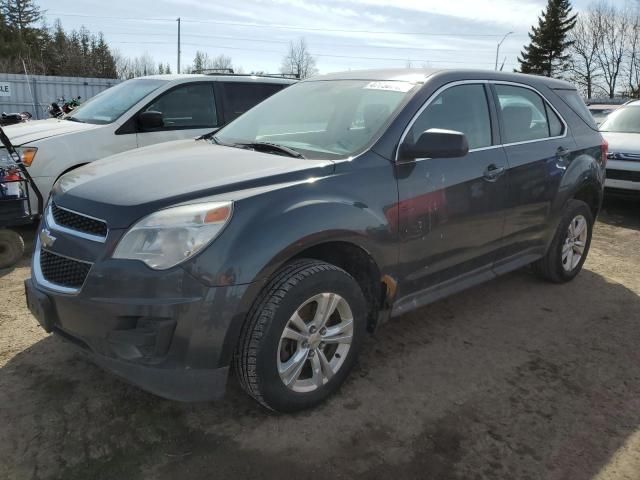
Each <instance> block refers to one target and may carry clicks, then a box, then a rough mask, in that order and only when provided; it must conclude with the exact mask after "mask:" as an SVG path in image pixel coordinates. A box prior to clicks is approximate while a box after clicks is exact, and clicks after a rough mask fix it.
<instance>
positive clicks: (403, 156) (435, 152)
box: [398, 128, 469, 161]
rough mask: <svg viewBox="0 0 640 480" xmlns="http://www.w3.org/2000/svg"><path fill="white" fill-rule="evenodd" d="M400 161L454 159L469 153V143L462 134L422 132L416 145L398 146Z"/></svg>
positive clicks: (448, 131)
mask: <svg viewBox="0 0 640 480" xmlns="http://www.w3.org/2000/svg"><path fill="white" fill-rule="evenodd" d="M399 153H400V155H399V156H398V159H399V160H400V161H408V160H415V159H416V158H455V157H464V156H465V155H466V154H467V153H469V142H467V137H466V135H465V134H464V133H462V132H456V131H454V130H443V129H440V128H430V129H429V130H426V131H424V132H422V134H421V135H420V137H419V138H418V140H417V141H416V143H408V142H406V141H405V142H404V143H403V144H402V145H400V152H399Z"/></svg>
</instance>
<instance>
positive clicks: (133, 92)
mask: <svg viewBox="0 0 640 480" xmlns="http://www.w3.org/2000/svg"><path fill="white" fill-rule="evenodd" d="M165 83H167V80H151V79H144V78H141V79H133V80H127V81H126V82H122V83H120V84H118V85H116V86H114V87H111V88H108V89H107V90H105V91H104V92H102V93H99V94H98V95H96V96H95V97H93V98H91V99H89V100H87V101H86V102H85V103H83V104H82V105H80V106H79V107H78V108H76V109H75V110H74V111H73V112H72V113H71V114H69V115H67V116H66V117H65V118H68V119H71V120H74V121H76V122H83V123H96V124H105V123H111V122H114V121H115V120H117V119H118V118H120V116H121V115H122V114H123V113H124V112H126V111H127V110H129V109H130V108H131V107H133V106H134V105H135V104H136V103H138V102H139V101H140V100H142V99H143V98H144V97H146V96H147V95H148V94H149V93H151V92H153V91H154V90H156V89H157V88H159V87H161V86H162V85H164V84H165Z"/></svg>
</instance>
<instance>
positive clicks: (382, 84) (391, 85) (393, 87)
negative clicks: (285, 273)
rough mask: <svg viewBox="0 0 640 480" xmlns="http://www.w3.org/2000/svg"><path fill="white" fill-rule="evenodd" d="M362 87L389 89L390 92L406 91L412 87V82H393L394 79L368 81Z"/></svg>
mask: <svg viewBox="0 0 640 480" xmlns="http://www.w3.org/2000/svg"><path fill="white" fill-rule="evenodd" d="M364 88H365V89H367V90H389V91H392V92H408V91H409V90H411V89H412V88H413V83H410V82H394V81H379V82H369V83H367V85H366V86H365V87H364Z"/></svg>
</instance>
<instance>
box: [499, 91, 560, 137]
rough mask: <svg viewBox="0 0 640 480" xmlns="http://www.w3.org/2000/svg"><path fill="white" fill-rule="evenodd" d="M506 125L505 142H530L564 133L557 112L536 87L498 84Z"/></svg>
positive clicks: (503, 122) (503, 118)
mask: <svg viewBox="0 0 640 480" xmlns="http://www.w3.org/2000/svg"><path fill="white" fill-rule="evenodd" d="M495 88H496V93H497V95H498V102H499V106H500V112H501V115H502V124H503V135H504V138H503V143H516V142H527V141H531V140H541V139H545V138H549V137H558V136H560V135H562V133H563V131H564V126H563V125H562V122H561V121H560V118H558V116H557V115H556V113H555V112H554V111H553V110H552V109H551V107H549V105H547V103H546V102H545V101H544V100H543V99H542V97H541V96H540V95H538V94H537V93H536V92H534V91H533V90H530V89H528V88H524V87H515V86H512V85H496V86H495Z"/></svg>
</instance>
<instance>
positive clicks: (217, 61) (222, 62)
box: [191, 50, 233, 73]
mask: <svg viewBox="0 0 640 480" xmlns="http://www.w3.org/2000/svg"><path fill="white" fill-rule="evenodd" d="M205 70H233V61H232V60H231V57H227V56H226V55H223V54H220V55H218V56H217V57H215V58H211V57H209V55H208V54H207V53H206V52H201V51H200V50H198V51H197V52H196V56H195V58H194V59H193V67H192V69H191V71H192V72H193V73H202V72H203V71H205Z"/></svg>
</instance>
